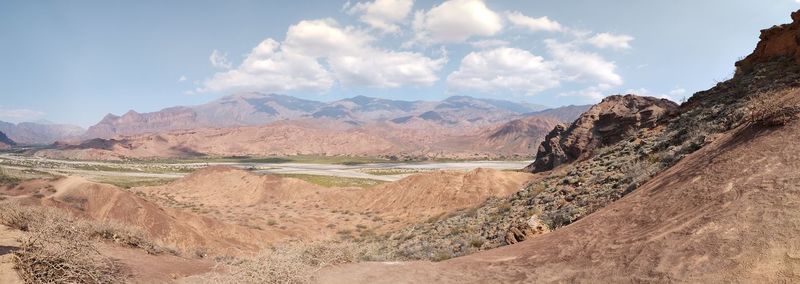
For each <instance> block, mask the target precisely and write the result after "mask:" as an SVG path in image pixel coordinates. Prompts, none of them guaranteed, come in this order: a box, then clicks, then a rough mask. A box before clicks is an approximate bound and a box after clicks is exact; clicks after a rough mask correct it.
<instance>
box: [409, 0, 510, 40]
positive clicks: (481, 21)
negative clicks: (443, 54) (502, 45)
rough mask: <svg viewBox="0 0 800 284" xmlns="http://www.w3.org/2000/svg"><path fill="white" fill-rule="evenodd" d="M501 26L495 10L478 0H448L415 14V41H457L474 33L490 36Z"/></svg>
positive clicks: (475, 34)
mask: <svg viewBox="0 0 800 284" xmlns="http://www.w3.org/2000/svg"><path fill="white" fill-rule="evenodd" d="M502 28H503V22H502V19H501V18H500V16H499V15H497V13H495V12H494V11H492V10H490V9H489V8H488V7H486V4H485V3H483V1H481V0H449V1H446V2H444V3H442V4H440V5H438V6H434V7H433V8H431V9H430V10H428V11H417V12H416V13H415V14H414V30H415V32H416V35H415V39H414V41H415V42H417V43H422V44H430V43H459V42H464V41H465V40H467V39H469V38H470V37H473V36H491V35H494V34H496V33H498V32H500V30H502Z"/></svg>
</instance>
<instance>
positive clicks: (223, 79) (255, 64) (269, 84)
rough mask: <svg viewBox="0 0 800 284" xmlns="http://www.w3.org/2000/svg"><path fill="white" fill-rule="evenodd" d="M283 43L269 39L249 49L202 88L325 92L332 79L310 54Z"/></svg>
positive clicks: (207, 81)
mask: <svg viewBox="0 0 800 284" xmlns="http://www.w3.org/2000/svg"><path fill="white" fill-rule="evenodd" d="M280 46H281V45H280V43H278V42H277V41H275V40H273V39H266V40H264V41H262V42H261V43H260V44H259V45H258V46H256V47H255V48H253V50H252V51H250V54H248V55H247V57H246V58H245V60H244V61H243V62H242V64H241V65H240V66H239V67H238V68H236V69H233V70H229V71H227V72H222V73H217V74H215V75H214V76H213V77H212V78H210V79H208V80H206V81H205V83H204V86H203V88H202V89H201V91H229V90H247V91H256V90H258V91H269V92H281V91H296V90H299V91H316V92H322V91H326V90H328V89H330V88H331V86H333V78H332V76H331V75H330V74H329V73H328V71H327V70H325V68H324V67H323V66H322V65H321V64H319V62H318V61H317V60H316V59H315V58H314V57H310V56H306V55H303V54H298V53H295V52H291V51H289V52H286V51H284V50H281V48H280Z"/></svg>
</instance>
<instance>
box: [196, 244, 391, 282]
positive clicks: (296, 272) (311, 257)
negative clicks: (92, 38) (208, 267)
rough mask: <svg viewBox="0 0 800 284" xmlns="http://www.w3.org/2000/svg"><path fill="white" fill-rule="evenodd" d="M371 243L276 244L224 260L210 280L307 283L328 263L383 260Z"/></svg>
mask: <svg viewBox="0 0 800 284" xmlns="http://www.w3.org/2000/svg"><path fill="white" fill-rule="evenodd" d="M373 248H374V247H373V246H364V245H362V244H354V243H349V242H322V241H319V242H313V243H298V244H291V245H284V246H279V247H275V248H273V249H269V250H264V251H262V252H261V253H259V254H257V255H255V256H252V257H246V258H237V259H233V260H227V261H225V262H224V263H223V264H224V265H225V266H226V267H227V268H228V269H227V271H228V272H227V273H224V274H214V275H213V276H211V277H209V278H208V280H209V281H210V282H212V283H310V282H312V280H313V278H312V277H313V274H314V273H315V272H316V271H318V270H320V269H322V268H324V267H327V266H332V265H338V264H345V263H353V262H359V261H366V260H383V259H384V258H383V257H382V256H380V255H379V254H378V253H376V250H375V249H373Z"/></svg>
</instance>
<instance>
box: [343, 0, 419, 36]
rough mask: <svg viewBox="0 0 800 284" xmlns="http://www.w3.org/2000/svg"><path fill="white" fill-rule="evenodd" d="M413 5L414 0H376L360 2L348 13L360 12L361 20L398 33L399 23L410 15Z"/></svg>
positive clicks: (373, 26) (372, 25)
mask: <svg viewBox="0 0 800 284" xmlns="http://www.w3.org/2000/svg"><path fill="white" fill-rule="evenodd" d="M348 3H349V2H348ZM412 6H414V1H413V0H375V1H373V2H359V3H357V4H355V5H354V6H352V7H351V8H350V9H349V10H348V11H347V13H348V14H351V15H352V14H360V15H361V16H360V17H359V20H360V21H361V22H363V23H365V24H367V25H369V26H370V27H372V28H374V29H378V30H380V31H383V32H388V33H397V32H399V31H400V26H399V25H398V23H400V22H401V21H403V19H405V18H406V16H408V13H409V12H411V7H412ZM346 7H347V6H346Z"/></svg>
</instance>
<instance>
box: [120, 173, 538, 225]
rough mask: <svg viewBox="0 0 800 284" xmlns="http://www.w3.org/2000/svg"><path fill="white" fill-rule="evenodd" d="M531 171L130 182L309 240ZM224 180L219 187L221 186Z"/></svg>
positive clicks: (456, 199) (470, 194) (494, 186)
mask: <svg viewBox="0 0 800 284" xmlns="http://www.w3.org/2000/svg"><path fill="white" fill-rule="evenodd" d="M530 178H531V176H530V175H529V174H524V173H516V172H501V171H496V170H488V169H478V170H473V171H470V172H466V173H465V172H448V171H438V172H429V173H421V174H414V175H411V176H409V177H407V178H404V179H402V180H399V181H397V182H392V183H385V184H382V185H378V186H374V187H369V188H336V187H334V188H330V187H322V186H318V185H314V184H310V183H307V182H304V181H301V180H297V179H293V178H280V177H277V176H271V175H256V174H253V173H250V172H247V171H243V170H238V169H232V168H224V167H216V168H208V169H204V170H201V171H199V172H196V173H194V174H192V175H190V176H188V177H186V178H184V179H180V180H178V181H176V182H173V183H170V184H167V185H164V186H157V187H143V188H134V189H133V190H134V191H135V192H141V193H142V194H144V196H146V197H148V198H150V199H153V200H157V202H159V203H160V204H162V205H163V206H164V207H176V208H184V209H189V210H197V211H198V212H201V213H202V214H204V215H208V216H211V217H214V218H216V219H219V220H223V221H225V222H228V223H239V224H242V225H245V226H249V227H254V228H261V229H263V230H265V231H270V232H280V233H282V234H285V235H286V236H287V237H288V238H294V239H303V240H314V239H324V238H329V237H336V236H340V237H350V235H351V234H352V235H353V237H358V236H360V235H361V234H372V233H376V232H385V231H387V230H391V229H396V228H399V227H403V226H407V225H410V224H414V223H416V222H419V220H424V219H427V218H430V217H434V216H438V215H440V214H443V213H446V212H452V211H455V210H458V209H462V208H467V207H471V206H475V205H478V204H480V203H481V202H483V201H485V200H486V199H487V198H489V197H495V196H507V195H509V194H512V193H514V192H516V191H517V190H519V189H520V188H522V187H523V186H524V185H525V182H527V181H528V180H529V179H530ZM221 188H224V189H225V190H224V191H221V190H220V189H221Z"/></svg>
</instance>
